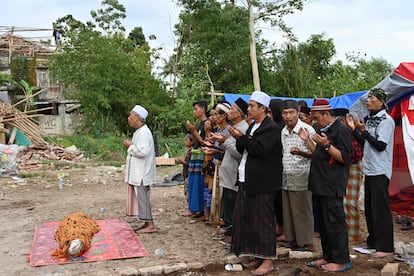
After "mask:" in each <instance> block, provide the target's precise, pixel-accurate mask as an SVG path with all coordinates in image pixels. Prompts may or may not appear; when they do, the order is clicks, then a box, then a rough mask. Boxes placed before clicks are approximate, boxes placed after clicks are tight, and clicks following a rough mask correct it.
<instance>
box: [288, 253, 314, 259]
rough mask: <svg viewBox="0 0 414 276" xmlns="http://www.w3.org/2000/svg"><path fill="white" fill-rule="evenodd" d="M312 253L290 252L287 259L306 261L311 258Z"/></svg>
mask: <svg viewBox="0 0 414 276" xmlns="http://www.w3.org/2000/svg"><path fill="white" fill-rule="evenodd" d="M312 257H313V253H312V252H309V251H290V252H289V258H291V259H308V258H312Z"/></svg>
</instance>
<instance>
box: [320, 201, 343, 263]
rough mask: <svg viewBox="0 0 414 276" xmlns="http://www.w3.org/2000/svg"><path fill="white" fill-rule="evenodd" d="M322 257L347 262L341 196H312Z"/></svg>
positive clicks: (334, 261)
mask: <svg viewBox="0 0 414 276" xmlns="http://www.w3.org/2000/svg"><path fill="white" fill-rule="evenodd" d="M314 200H315V207H316V217H317V219H318V225H319V233H320V235H321V245H322V254H323V259H324V260H326V261H328V262H330V263H336V264H345V263H348V262H349V248H348V227H347V225H346V221H345V211H344V204H343V198H342V197H327V196H318V195H315V196H314Z"/></svg>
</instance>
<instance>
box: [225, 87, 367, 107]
mask: <svg viewBox="0 0 414 276" xmlns="http://www.w3.org/2000/svg"><path fill="white" fill-rule="evenodd" d="M367 92H368V90H366V91H359V92H352V93H348V94H344V95H341V96H337V97H333V98H330V99H327V100H329V103H330V104H331V106H332V108H348V109H349V108H350V107H351V105H352V104H353V103H354V102H355V101H356V100H357V99H358V98H359V97H361V96H362V95H364V94H366V93H367ZM239 97H241V98H242V99H243V100H245V101H246V102H247V103H248V102H249V99H250V95H246V94H232V93H224V95H223V100H225V101H228V102H229V103H230V104H232V103H234V102H235V101H236V100H237V99H238V98H239ZM271 98H272V99H281V100H295V101H299V100H304V101H306V103H307V104H308V106H309V107H311V106H312V103H313V101H314V99H313V98H289V97H274V96H272V97H271Z"/></svg>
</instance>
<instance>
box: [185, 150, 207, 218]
mask: <svg viewBox="0 0 414 276" xmlns="http://www.w3.org/2000/svg"><path fill="white" fill-rule="evenodd" d="M203 163H204V153H202V152H201V150H200V149H193V150H192V151H191V160H190V164H189V167H188V210H190V211H191V212H203V208H204V200H203V199H204V198H203V188H204V176H203V174H202V171H203Z"/></svg>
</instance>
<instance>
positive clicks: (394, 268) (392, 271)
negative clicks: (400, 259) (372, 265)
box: [381, 263, 398, 276]
mask: <svg viewBox="0 0 414 276" xmlns="http://www.w3.org/2000/svg"><path fill="white" fill-rule="evenodd" d="M397 274H398V263H388V264H386V265H385V266H384V267H383V268H382V270H381V276H396V275H397Z"/></svg>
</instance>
